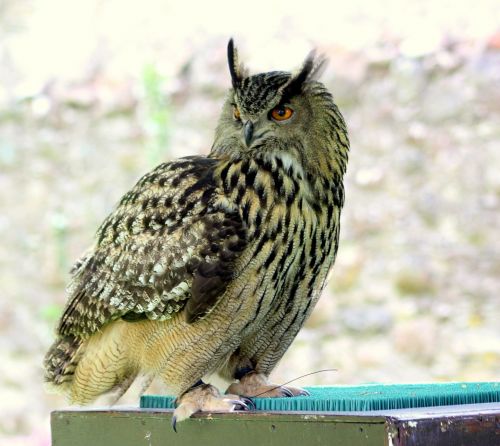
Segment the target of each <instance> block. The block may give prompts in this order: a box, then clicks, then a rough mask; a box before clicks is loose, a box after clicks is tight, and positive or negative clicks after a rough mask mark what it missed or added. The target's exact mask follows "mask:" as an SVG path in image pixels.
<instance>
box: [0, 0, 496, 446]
mask: <svg viewBox="0 0 500 446" xmlns="http://www.w3.org/2000/svg"><path fill="white" fill-rule="evenodd" d="M177 3H178V2H174V1H165V0H162V1H160V0H143V1H141V2H120V1H117V0H86V1H80V2H65V1H62V0H61V1H58V0H3V1H2V2H1V3H0V206H1V208H0V209H1V213H0V234H1V243H0V443H2V444H9V445H14V446H18V445H36V446H42V445H43V446H45V445H49V444H50V434H49V413H50V411H51V410H54V409H57V408H62V407H64V406H65V402H64V400H63V399H62V398H60V397H58V396H53V395H48V394H46V393H45V391H44V389H43V385H42V369H41V362H42V357H43V355H44V353H45V351H46V349H47V348H48V347H49V345H50V343H51V342H52V339H53V329H54V325H55V323H56V320H57V318H58V317H59V315H60V313H61V310H62V306H63V304H64V302H65V294H64V287H65V284H66V282H67V280H68V270H69V268H70V266H71V264H72V262H73V261H74V260H75V259H76V258H77V257H78V256H79V254H80V253H81V252H82V251H83V250H84V249H85V248H86V247H87V246H88V245H90V244H91V241H92V237H93V234H94V232H95V230H96V228H97V226H98V225H99V224H100V222H101V221H102V220H103V218H104V217H105V216H106V215H107V213H109V212H110V210H111V209H112V207H113V205H114V204H115V203H116V202H117V200H118V199H119V198H120V197H121V195H122V194H123V193H124V192H125V191H126V190H128V188H130V187H131V186H132V185H133V184H134V182H135V181H136V180H137V179H138V178H139V177H140V176H141V175H142V174H143V173H145V172H146V171H147V170H149V169H150V168H152V167H153V166H154V165H156V164H158V163H159V162H161V161H162V160H167V159H170V158H174V157H178V156H182V155H188V154H194V153H207V152H208V150H209V149H210V146H211V139H212V132H213V129H214V126H215V123H216V120H217V116H218V113H219V109H220V107H221V104H222V100H223V98H224V94H225V91H226V89H227V87H228V86H229V79H228V73H227V68H226V61H225V47H226V43H227V40H228V37H230V36H233V37H235V39H236V42H237V44H238V45H239V47H240V52H241V55H242V58H243V60H244V61H245V62H247V63H248V65H249V66H250V67H251V68H252V69H253V71H254V72H255V71H259V70H270V69H293V68H295V67H297V66H298V65H300V63H301V61H302V60H303V58H304V56H305V55H306V54H307V53H308V51H309V50H310V49H311V48H312V47H316V48H318V50H319V51H321V52H323V53H324V54H326V55H327V56H328V57H329V59H330V65H329V67H328V69H327V71H326V72H325V74H324V76H323V80H324V82H325V83H326V84H327V85H328V86H329V87H330V88H331V90H332V92H333V93H334V96H335V98H336V101H337V103H338V104H339V106H340V108H341V110H342V111H343V113H344V115H345V118H346V121H347V123H348V125H349V129H350V135H351V160H350V165H349V169H348V175H347V178H346V189H347V191H346V196H347V201H346V206H345V210H344V213H343V216H342V232H341V246H340V250H339V254H338V260H337V263H336V265H335V268H334V271H333V275H332V278H331V281H330V283H329V285H328V287H327V289H326V290H325V292H324V295H323V298H322V300H321V301H320V303H319V304H318V307H317V308H316V310H315V312H314V313H313V315H312V317H311V319H310V320H309V322H308V324H307V326H306V327H304V329H303V330H302V332H301V333H300V335H299V337H298V339H297V340H296V342H295V343H294V345H293V346H292V348H291V349H290V350H289V351H288V353H287V354H286V356H285V358H284V359H283V361H282V363H281V364H280V366H279V367H278V368H277V370H276V371H275V373H274V381H275V382H277V383H280V382H284V381H288V380H290V379H293V378H295V377H297V376H299V375H302V374H306V373H309V372H313V371H316V370H321V369H325V368H334V369H336V371H335V372H324V373H319V374H316V375H313V376H308V377H306V378H303V379H301V380H299V381H297V382H296V385H302V386H304V385H312V384H327V383H330V384H333V383H342V384H349V383H363V382H425V381H475V380H498V378H499V376H500V328H499V327H500V309H499V308H500V303H499V302H500V301H499V299H500V297H499V290H500V236H499V228H500V144H499V140H500V124H499V123H500V89H499V88H498V86H499V85H500V21H499V17H500V15H499V14H498V13H499V10H498V4H497V2H496V1H494V0H491V1H489V0H476V1H475V2H474V4H473V9H471V8H472V6H471V4H470V2H465V1H464V2H457V1H453V2H452V1H431V0H422V1H419V2H413V1H411V0H401V1H397V2H396V1H394V2H369V1H361V0H357V1H350V2H345V3H346V4H338V2H335V6H333V5H334V2H327V1H325V2H318V1H311V2H308V3H307V5H305V4H304V2H297V4H295V3H293V2H291V1H288V2H284V1H276V2H267V1H264V0H254V1H252V2H251V4H250V6H248V7H245V8H244V12H243V8H239V7H238V8H235V7H234V2H230V1H219V2H205V3H201V2H200V4H199V5H197V6H196V8H194V7H193V5H189V4H188V3H185V5H184V6H179V5H178V4H177ZM347 3H348V4H347ZM382 3H383V5H382ZM306 9H307V10H306ZM153 390H154V391H161V387H160V386H159V384H155V386H154V387H153ZM125 401H128V402H129V403H137V397H136V395H134V394H131V395H129V396H128V398H125Z"/></svg>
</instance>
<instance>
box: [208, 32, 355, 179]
mask: <svg viewBox="0 0 500 446" xmlns="http://www.w3.org/2000/svg"><path fill="white" fill-rule="evenodd" d="M227 55H228V64H229V72H230V74H231V81H232V89H231V90H230V91H229V94H228V97H227V99H226V102H225V104H224V107H223V110H222V114H221V117H220V119H219V125H218V126H217V130H216V134H215V141H214V144H213V147H212V154H213V155H216V156H217V155H219V156H220V155H226V156H230V157H235V158H239V157H241V156H264V157H274V156H280V155H282V156H283V157H286V158H287V159H289V160H291V162H293V163H299V164H300V165H302V167H304V168H307V169H308V170H309V169H311V170H315V169H316V170H317V169H324V170H331V169H332V168H335V169H336V170H337V171H338V173H341V174H343V173H344V171H345V165H346V163H347V152H348V148H349V141H348V138H347V129H346V125H345V122H344V120H343V118H342V115H341V114H340V112H339V110H338V108H337V106H336V105H335V103H334V102H333V98H332V96H331V94H330V93H329V92H328V90H327V89H326V87H325V86H324V85H323V84H322V83H321V82H319V81H318V80H317V79H318V76H319V74H320V72H321V68H322V67H323V66H324V64H325V59H323V58H317V57H316V56H315V53H314V52H312V53H310V54H309V55H308V56H307V58H306V59H305V61H304V63H303V64H302V66H301V67H300V69H298V70H297V71H295V72H293V73H290V72H285V71H271V72H268V73H259V74H254V75H249V74H248V73H247V70H246V69H245V68H244V66H243V65H242V64H241V63H240V62H239V60H238V53H237V50H236V48H235V46H234V43H233V40H232V39H231V40H230V41H229V44H228V48H227ZM332 164H333V165H332ZM326 174H327V172H326V171H325V175H326Z"/></svg>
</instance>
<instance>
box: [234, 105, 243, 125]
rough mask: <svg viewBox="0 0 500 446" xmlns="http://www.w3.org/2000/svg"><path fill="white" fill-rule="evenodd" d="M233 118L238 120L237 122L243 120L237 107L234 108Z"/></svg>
mask: <svg viewBox="0 0 500 446" xmlns="http://www.w3.org/2000/svg"><path fill="white" fill-rule="evenodd" d="M233 118H234V119H236V120H237V121H239V120H240V119H241V115H240V111H239V110H238V107H236V106H234V107H233Z"/></svg>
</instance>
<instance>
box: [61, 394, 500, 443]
mask: <svg viewBox="0 0 500 446" xmlns="http://www.w3.org/2000/svg"><path fill="white" fill-rule="evenodd" d="M171 417H172V411H171V410H159V409H154V410H151V409H149V410H148V409H126V408H124V409H119V410H108V411H106V410H85V411H82V410H66V411H58V412H53V413H52V439H53V443H52V444H53V446H84V445H85V446H87V445H93V446H115V445H120V446H141V445H144V446H156V445H169V444H175V445H176V446H177V445H179V446H182V445H198V444H200V445H204V446H212V445H214V446H215V445H221V444H228V445H238V446H255V445H286V446H293V445H301V446H308V445H349V446H379V445H380V446H389V445H392V446H418V445H433V444H439V445H440V446H448V445H450V446H451V445H453V446H455V445H462V444H463V445H465V444H467V445H471V446H475V445H491V446H493V445H497V444H498V445H500V404H497V403H494V404H480V405H471V406H468V405H466V406H448V407H442V408H439V407H438V408H429V409H425V408H424V409H418V410H414V409H408V410H389V411H374V412H356V413H345V412H344V413H324V412H314V413H304V412H300V413H298V412H297V413H292V412H279V413H278V412H271V413H263V412H253V413H252V412H246V413H241V412H240V413H231V414H215V413H214V414H198V415H196V416H194V417H193V418H192V419H190V420H187V421H184V422H182V423H180V424H179V425H178V433H177V434H176V433H175V432H174V431H173V429H172V426H171Z"/></svg>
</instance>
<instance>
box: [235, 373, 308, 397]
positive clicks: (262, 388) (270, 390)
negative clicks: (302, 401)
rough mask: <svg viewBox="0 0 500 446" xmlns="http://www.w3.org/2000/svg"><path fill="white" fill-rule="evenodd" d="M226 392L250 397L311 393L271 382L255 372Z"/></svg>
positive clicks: (289, 395) (305, 394)
mask: <svg viewBox="0 0 500 446" xmlns="http://www.w3.org/2000/svg"><path fill="white" fill-rule="evenodd" d="M226 392H227V393H235V394H237V395H244V396H246V397H248V398H255V397H262V398H283V397H292V396H307V395H309V392H308V391H307V390H304V389H301V388H299V387H288V386H280V385H273V384H269V383H268V381H267V376H265V375H263V374H260V373H255V372H251V373H248V374H247V375H245V376H243V377H242V378H241V379H240V382H238V383H233V384H231V385H230V386H229V387H228V389H227V391H226Z"/></svg>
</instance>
